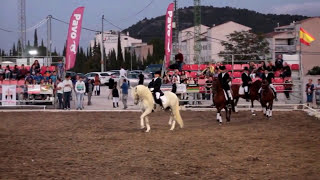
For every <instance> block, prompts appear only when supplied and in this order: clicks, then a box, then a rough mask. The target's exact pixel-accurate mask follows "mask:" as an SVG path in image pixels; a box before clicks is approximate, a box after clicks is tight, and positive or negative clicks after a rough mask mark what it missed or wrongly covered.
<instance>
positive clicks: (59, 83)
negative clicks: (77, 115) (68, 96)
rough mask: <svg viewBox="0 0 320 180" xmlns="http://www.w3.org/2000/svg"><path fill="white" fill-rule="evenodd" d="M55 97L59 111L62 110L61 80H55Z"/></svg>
mask: <svg viewBox="0 0 320 180" xmlns="http://www.w3.org/2000/svg"><path fill="white" fill-rule="evenodd" d="M56 91H57V96H58V104H59V109H63V83H62V82H61V79H60V78H58V79H57V88H56Z"/></svg>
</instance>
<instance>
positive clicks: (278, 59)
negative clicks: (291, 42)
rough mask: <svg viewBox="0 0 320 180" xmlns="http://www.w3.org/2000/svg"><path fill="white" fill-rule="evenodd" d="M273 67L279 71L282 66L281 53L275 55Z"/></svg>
mask: <svg viewBox="0 0 320 180" xmlns="http://www.w3.org/2000/svg"><path fill="white" fill-rule="evenodd" d="M275 68H276V70H277V71H279V70H281V69H282V68H283V59H282V54H278V55H277V58H276V62H275Z"/></svg>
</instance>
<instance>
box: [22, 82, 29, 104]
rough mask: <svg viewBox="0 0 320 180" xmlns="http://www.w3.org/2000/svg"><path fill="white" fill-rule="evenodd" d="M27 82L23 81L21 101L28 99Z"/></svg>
mask: <svg viewBox="0 0 320 180" xmlns="http://www.w3.org/2000/svg"><path fill="white" fill-rule="evenodd" d="M29 84H30V83H29V81H24V86H23V99H24V100H27V99H28V85H29Z"/></svg>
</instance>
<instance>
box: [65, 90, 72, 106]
mask: <svg viewBox="0 0 320 180" xmlns="http://www.w3.org/2000/svg"><path fill="white" fill-rule="evenodd" d="M70 97H71V91H70V92H64V93H63V100H64V108H70Z"/></svg>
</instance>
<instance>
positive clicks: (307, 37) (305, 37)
mask: <svg viewBox="0 0 320 180" xmlns="http://www.w3.org/2000/svg"><path fill="white" fill-rule="evenodd" d="M299 34H300V42H301V43H303V44H305V45H307V46H310V43H311V42H312V41H314V40H316V39H315V38H314V37H313V36H312V35H311V34H309V33H308V32H307V31H306V30H304V29H303V28H300V32H299Z"/></svg>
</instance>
